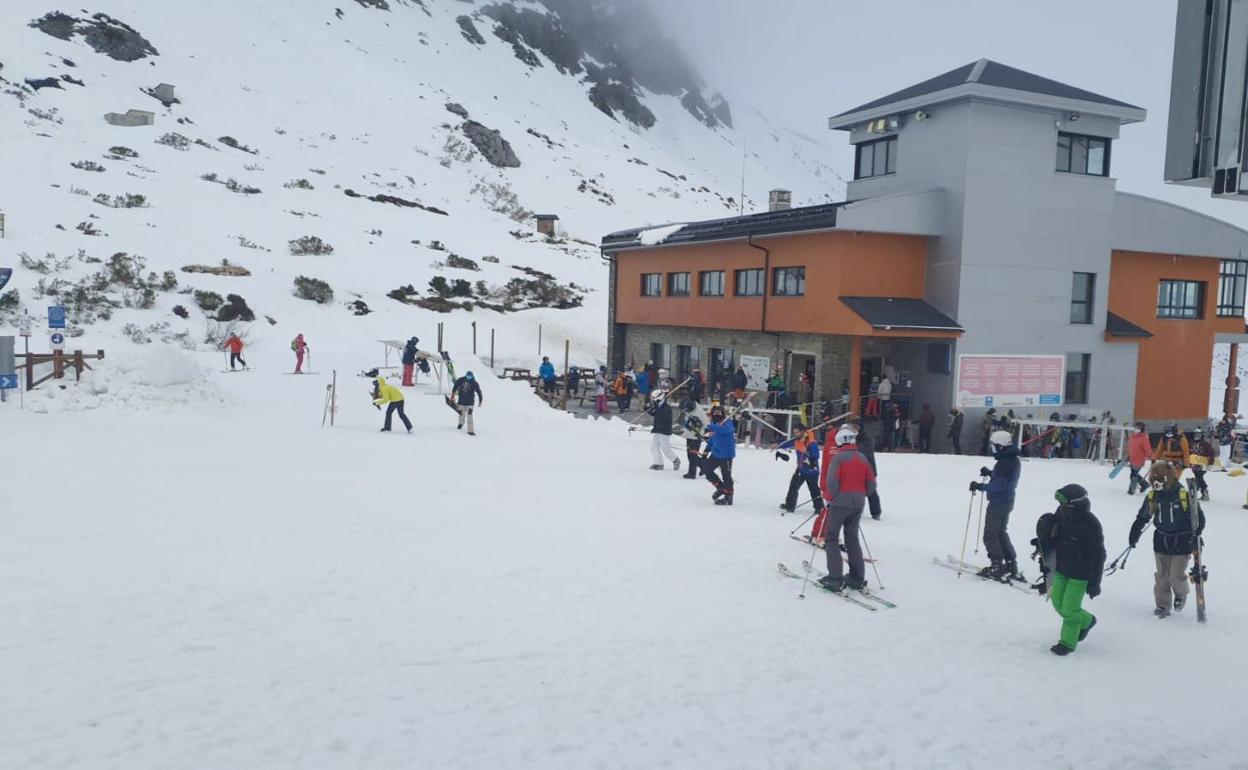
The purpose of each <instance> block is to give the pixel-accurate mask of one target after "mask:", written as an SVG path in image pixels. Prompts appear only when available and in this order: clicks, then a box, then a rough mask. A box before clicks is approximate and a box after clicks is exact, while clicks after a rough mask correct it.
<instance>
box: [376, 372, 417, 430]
mask: <svg viewBox="0 0 1248 770" xmlns="http://www.w3.org/2000/svg"><path fill="white" fill-rule="evenodd" d="M373 374H374V375H375V378H374V379H373V406H375V407H377V408H378V409H381V407H382V405H383V404H384V405H385V407H386V422H385V424H384V425H382V426H381V432H382V433H387V432H389V430H390V418H391V417H392V416H394V413H395V412H398V413H399V419H400V420H402V421H403V425H404V427H406V428H407V432H408V433H411V432H412V421H411V420H409V419H407V414H406V413H404V411H403V391H401V390H399V389H398V388H396V387H394V386H393V385H391V384H390V383H389V382H388V381H387V380H386V378H385V377H382V376H381V375H379V374H376V370H375V369H374V370H373Z"/></svg>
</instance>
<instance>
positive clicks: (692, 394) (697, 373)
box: [689, 369, 706, 403]
mask: <svg viewBox="0 0 1248 770" xmlns="http://www.w3.org/2000/svg"><path fill="white" fill-rule="evenodd" d="M704 396H706V378H705V377H703V376H702V370H701V369H694V370H693V372H692V373H691V374H690V375H689V398H691V399H693V401H694V402H695V403H701V402H702V398H703V397H704Z"/></svg>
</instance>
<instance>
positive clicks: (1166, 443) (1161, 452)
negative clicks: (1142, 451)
mask: <svg viewBox="0 0 1248 770" xmlns="http://www.w3.org/2000/svg"><path fill="white" fill-rule="evenodd" d="M1191 453H1192V450H1191V448H1190V447H1189V446H1188V445H1187V436H1184V435H1183V434H1182V433H1180V432H1179V426H1177V425H1167V426H1166V432H1165V434H1164V435H1163V436H1162V437H1161V441H1158V442H1157V449H1156V450H1154V451H1153V459H1154V460H1165V461H1166V462H1168V463H1170V464H1172V465H1175V466H1176V467H1178V468H1180V469H1182V468H1186V467H1187V458H1188V456H1189V455H1191Z"/></svg>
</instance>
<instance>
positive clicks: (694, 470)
mask: <svg viewBox="0 0 1248 770" xmlns="http://www.w3.org/2000/svg"><path fill="white" fill-rule="evenodd" d="M680 408H681V411H682V412H683V413H684V419H683V420H682V423H681V426H682V428H683V429H684V434H685V459H686V460H687V461H688V463H689V469H688V470H686V471H685V473H684V475H683V476H681V478H686V479H696V478H697V477H698V474H699V473H700V472H702V435H703V434H704V433H705V432H706V422H707V414H706V409H705V408H704V407H703V406H702V405H701V404H699V403H698V402H697V401H696V400H694V398H693V394H692V393H690V394H687V395H686V396H685V402H684V403H683V404H681V406H680Z"/></svg>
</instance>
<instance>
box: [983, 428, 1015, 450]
mask: <svg viewBox="0 0 1248 770" xmlns="http://www.w3.org/2000/svg"><path fill="white" fill-rule="evenodd" d="M988 443H990V444H992V445H993V446H998V447H1007V446H1009V445H1010V444H1013V443H1014V437H1013V436H1011V435H1010V432H1009V431H1006V430H996V431H993V432H992V435H991V436H989V437H988Z"/></svg>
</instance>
